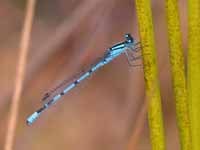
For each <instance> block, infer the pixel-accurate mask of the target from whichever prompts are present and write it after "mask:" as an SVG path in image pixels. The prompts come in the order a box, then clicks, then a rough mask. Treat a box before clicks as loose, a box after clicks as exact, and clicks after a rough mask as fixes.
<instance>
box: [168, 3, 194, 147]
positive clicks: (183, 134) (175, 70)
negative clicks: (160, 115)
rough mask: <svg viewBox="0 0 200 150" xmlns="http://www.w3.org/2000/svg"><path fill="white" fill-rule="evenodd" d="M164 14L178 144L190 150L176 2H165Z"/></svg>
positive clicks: (183, 69) (182, 57) (188, 122)
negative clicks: (165, 17) (166, 26)
mask: <svg viewBox="0 0 200 150" xmlns="http://www.w3.org/2000/svg"><path fill="white" fill-rule="evenodd" d="M166 13H167V25H168V36H169V45H170V62H171V70H172V79H173V90H174V94H175V101H176V119H177V124H178V129H179V138H180V144H181V149H182V150H191V133H190V121H189V109H188V108H189V106H188V99H187V90H186V78H185V67H184V55H183V47H182V39H181V36H182V35H181V30H180V21H179V20H180V19H179V12H178V1H177V0H166Z"/></svg>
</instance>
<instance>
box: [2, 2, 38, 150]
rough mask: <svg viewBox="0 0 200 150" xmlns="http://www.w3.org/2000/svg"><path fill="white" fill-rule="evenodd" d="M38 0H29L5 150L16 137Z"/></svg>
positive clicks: (11, 146) (10, 147) (11, 147)
mask: <svg viewBox="0 0 200 150" xmlns="http://www.w3.org/2000/svg"><path fill="white" fill-rule="evenodd" d="M35 4H36V0H28V1H27V10H26V17H25V22H24V27H23V31H22V37H21V42H20V47H19V49H20V56H19V62H18V64H17V66H16V67H17V68H16V78H15V88H14V94H13V97H12V101H11V108H10V113H9V120H8V130H7V133H6V139H5V145H4V150H12V149H13V143H14V137H15V130H16V125H17V119H18V110H19V103H20V97H21V93H22V88H23V80H24V77H25V69H26V60H27V54H28V50H29V49H28V48H29V43H30V42H29V41H30V34H31V28H32V24H33V16H34V10H35Z"/></svg>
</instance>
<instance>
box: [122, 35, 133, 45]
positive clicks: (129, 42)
mask: <svg viewBox="0 0 200 150" xmlns="http://www.w3.org/2000/svg"><path fill="white" fill-rule="evenodd" d="M124 37H125V39H126V43H127V44H133V43H134V39H133V37H132V36H131V34H129V33H128V34H125V35H124Z"/></svg>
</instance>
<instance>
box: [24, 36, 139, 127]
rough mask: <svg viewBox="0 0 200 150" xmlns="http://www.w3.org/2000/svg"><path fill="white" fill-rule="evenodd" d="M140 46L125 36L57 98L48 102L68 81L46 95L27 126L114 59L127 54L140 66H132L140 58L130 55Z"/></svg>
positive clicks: (128, 58)
mask: <svg viewBox="0 0 200 150" xmlns="http://www.w3.org/2000/svg"><path fill="white" fill-rule="evenodd" d="M139 44H140V43H139V42H136V41H135V40H134V39H133V38H132V36H131V35H130V34H125V41H123V42H121V43H118V44H116V45H114V46H112V47H111V48H109V49H108V50H107V51H106V52H105V54H104V56H103V57H102V58H101V59H100V60H99V61H98V62H97V63H95V64H94V65H92V66H91V67H90V68H89V69H88V70H87V71H85V72H82V74H81V75H80V76H79V77H78V78H76V79H75V80H74V81H73V82H72V83H70V84H69V85H68V86H66V87H65V88H64V90H62V91H61V92H60V93H59V94H56V95H55V96H53V97H52V98H50V100H49V101H47V100H48V99H49V97H51V94H52V93H53V92H55V91H56V90H57V89H58V88H59V87H60V86H63V85H64V84H65V82H66V81H64V82H63V83H61V84H60V85H59V86H57V87H56V88H54V89H53V90H52V91H50V92H48V93H46V94H45V95H44V97H43V98H42V100H43V101H45V103H44V105H43V106H42V107H41V108H40V109H38V110H37V111H36V112H34V113H33V114H32V115H31V116H29V117H28V118H27V120H26V122H27V124H29V125H31V124H32V123H33V122H34V121H35V120H36V119H37V118H38V117H39V116H40V114H41V113H42V112H43V111H44V110H46V109H47V108H49V106H51V105H52V104H54V103H55V102H56V101H58V100H59V99H60V98H61V97H62V96H63V95H64V94H66V93H67V92H69V91H70V90H71V89H73V88H74V87H76V86H77V85H78V84H79V83H80V82H81V81H83V80H84V79H86V78H88V77H89V76H90V75H91V74H92V73H93V72H95V71H96V70H98V69H99V68H100V67H102V66H104V65H106V64H107V63H109V62H111V61H112V60H113V59H115V58H116V57H118V56H119V55H121V54H125V55H126V56H127V60H128V62H129V64H130V65H131V66H138V65H134V64H132V63H131V62H132V61H134V60H136V59H139V58H140V56H135V55H130V53H131V54H132V53H134V52H137V51H138V50H139V49H140V47H139V46H138V45H139ZM46 101H47V102H46Z"/></svg>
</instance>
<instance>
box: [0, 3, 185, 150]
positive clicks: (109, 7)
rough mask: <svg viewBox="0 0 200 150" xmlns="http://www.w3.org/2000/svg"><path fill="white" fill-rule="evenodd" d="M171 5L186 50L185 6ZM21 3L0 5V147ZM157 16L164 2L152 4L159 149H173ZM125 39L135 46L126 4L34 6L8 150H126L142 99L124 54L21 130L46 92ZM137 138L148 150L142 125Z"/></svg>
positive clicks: (139, 75)
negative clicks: (162, 144)
mask: <svg viewBox="0 0 200 150" xmlns="http://www.w3.org/2000/svg"><path fill="white" fill-rule="evenodd" d="M179 2H180V5H179V6H180V14H181V15H180V16H181V27H182V32H183V44H184V49H186V48H187V45H186V40H187V24H186V22H187V21H186V19H187V16H186V7H187V6H186V2H185V1H184V0H180V1H179ZM25 4H26V1H25V0H0V18H1V20H0V73H1V75H0V90H1V92H0V118H1V119H0V149H3V143H4V139H5V131H6V121H7V118H8V111H9V106H10V100H11V96H12V94H13V84H14V79H15V68H16V62H17V60H18V55H19V41H20V37H21V36H20V34H21V30H22V27H23V19H24V15H25ZM164 10H165V8H164V0H161V1H160V0H153V1H152V11H153V20H154V27H155V43H156V50H157V58H158V67H159V78H160V86H161V96H162V103H163V112H164V121H165V132H166V142H167V148H168V149H170V150H177V149H179V144H178V143H179V141H178V135H177V129H176V123H175V108H174V100H173V95H172V85H171V77H170V68H169V55H168V54H169V52H168V50H169V49H168V42H167V28H166V19H165V11H164ZM125 33H131V34H132V35H133V36H134V37H135V38H136V39H137V40H139V36H138V27H137V18H136V14H135V6H134V0H124V1H120V0H109V1H107V0H83V1H81V0H56V1H55V0H42V1H39V0H38V1H37V7H36V17H35V18H34V24H33V30H32V36H31V48H30V51H29V55H28V62H27V70H26V79H25V83H24V90H23V95H22V99H21V103H20V116H19V121H18V125H17V133H16V138H15V146H14V149H15V150H27V149H29V150H41V149H43V150H44V149H45V150H55V149H59V150H64V149H68V150H79V149H81V150H124V149H127V148H126V147H127V144H128V142H129V138H130V136H131V135H132V133H133V130H135V128H134V125H135V123H136V121H137V118H138V115H139V111H140V109H141V107H142V104H143V101H144V97H145V96H144V95H145V93H144V79H143V70H142V69H141V68H130V67H129V66H128V64H127V62H126V59H125V57H124V56H120V57H119V58H117V59H116V60H114V61H113V62H111V63H110V64H108V65H106V66H105V67H103V68H102V69H100V70H99V71H98V72H97V73H95V74H94V75H93V76H92V77H90V78H89V79H88V80H86V81H83V82H82V83H81V84H80V85H79V86H78V87H77V88H75V89H73V90H72V91H71V92H70V93H69V94H67V95H65V96H64V97H63V98H62V100H61V101H59V102H58V103H57V104H56V105H54V106H53V107H51V108H50V109H49V110H48V111H46V112H45V113H44V114H43V115H42V116H41V117H40V118H39V119H38V120H37V121H36V122H35V123H34V124H33V126H27V125H26V124H25V120H26V117H27V116H28V115H30V114H31V113H32V112H33V111H35V110H36V109H37V108H38V107H39V106H41V101H40V98H41V97H42V95H43V94H44V93H45V92H46V91H48V90H49V89H51V88H53V87H54V86H55V85H57V84H59V83H60V82H62V80H64V79H66V78H68V77H70V76H72V75H73V74H75V73H76V72H77V71H80V69H81V68H83V67H84V66H88V65H89V64H90V63H92V62H93V61H94V60H95V59H96V58H98V57H99V56H101V55H102V54H103V53H104V51H105V50H106V49H107V48H108V47H110V46H112V45H113V44H115V43H116V42H119V41H122V40H123V35H124V34H125ZM145 119H146V120H147V118H145ZM138 138H139V140H138V141H139V143H138V147H137V148H136V149H138V150H148V149H151V147H150V143H149V134H148V124H147V121H146V124H145V127H144V129H143V130H142V133H141V135H140V136H139V137H138Z"/></svg>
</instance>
